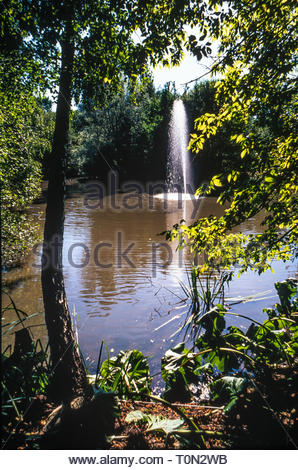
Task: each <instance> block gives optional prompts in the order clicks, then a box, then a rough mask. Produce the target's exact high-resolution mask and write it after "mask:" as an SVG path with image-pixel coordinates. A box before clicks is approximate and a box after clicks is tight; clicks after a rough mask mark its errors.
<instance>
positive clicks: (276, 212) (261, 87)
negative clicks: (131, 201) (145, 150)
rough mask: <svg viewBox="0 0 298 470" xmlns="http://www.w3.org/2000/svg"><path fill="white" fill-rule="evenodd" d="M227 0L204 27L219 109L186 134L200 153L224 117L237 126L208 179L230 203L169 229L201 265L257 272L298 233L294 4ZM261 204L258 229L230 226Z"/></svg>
mask: <svg viewBox="0 0 298 470" xmlns="http://www.w3.org/2000/svg"><path fill="white" fill-rule="evenodd" d="M229 4H230V6H231V7H232V9H233V11H234V13H233V15H231V16H228V17H227V16H226V17H225V18H224V19H222V20H221V21H220V22H219V23H218V27H217V28H213V30H209V32H210V34H212V36H213V38H214V39H217V40H219V41H220V47H219V58H218V60H216V61H215V63H214V65H213V73H214V74H217V76H218V75H219V74H220V75H221V77H222V78H221V79H220V80H218V82H217V84H216V88H217V91H216V99H217V102H218V105H219V111H218V112H217V113H206V114H203V115H202V116H200V117H198V118H197V119H196V121H195V132H194V133H193V134H192V135H191V140H190V148H191V149H192V150H193V151H195V152H196V153H199V154H200V151H201V150H202V149H203V147H204V145H205V143H206V142H208V139H209V138H210V137H211V136H213V135H215V134H216V133H217V132H218V131H219V130H220V129H221V128H222V126H223V125H225V123H227V122H230V121H233V122H234V123H237V124H238V125H239V131H238V132H237V133H234V134H233V135H231V141H232V142H234V143H236V144H238V148H239V153H238V158H237V159H236V161H235V159H233V161H232V162H231V163H232V164H231V165H225V167H223V168H222V172H221V173H220V174H218V175H216V176H215V177H213V178H212V180H211V182H210V184H209V187H208V190H207V193H208V192H209V194H210V193H211V192H212V191H214V190H217V192H219V196H218V202H220V203H221V204H224V203H225V202H228V203H229V207H228V208H226V209H225V213H224V215H223V216H222V217H220V218H218V219H217V218H215V217H209V218H203V219H200V220H198V221H197V222H196V223H195V224H193V225H192V226H190V227H187V226H186V225H185V224H182V225H180V227H178V225H177V226H176V227H175V228H174V230H172V231H170V232H168V234H167V236H168V238H178V236H180V235H179V233H180V232H182V234H183V243H184V244H185V243H187V244H189V245H190V246H191V248H192V249H193V250H194V251H196V252H201V251H202V250H205V251H206V253H207V254H208V261H207V264H206V266H205V267H204V269H206V268H207V266H208V265H209V266H214V265H216V264H218V263H219V264H220V265H222V266H224V267H230V266H231V265H233V264H234V263H239V264H240V266H241V270H246V269H248V268H252V269H254V270H257V271H258V272H262V271H264V270H265V269H267V268H269V267H270V262H271V260H272V259H273V258H277V259H282V260H287V259H290V258H291V257H292V256H293V255H294V254H295V241H296V240H297V189H298V181H297V174H296V169H297V88H296V86H295V85H296V80H297V77H296V72H295V67H296V65H297V55H296V51H297V49H296V48H297V35H296V29H295V28H296V25H295V20H297V8H296V5H295V2H293V1H291V0H275V1H265V2H264V1H240V2H229ZM261 129H262V130H261ZM205 190H206V188H204V191H205ZM202 191H203V190H202V189H200V188H199V189H198V191H197V193H198V194H199V195H200V194H202ZM260 211H262V214H263V222H262V230H260V232H261V231H262V233H259V234H255V235H248V234H235V233H231V232H230V231H231V229H232V228H233V227H235V226H237V225H239V224H241V222H243V221H244V220H246V219H248V218H251V217H253V216H254V215H255V214H257V213H259V212H260Z"/></svg>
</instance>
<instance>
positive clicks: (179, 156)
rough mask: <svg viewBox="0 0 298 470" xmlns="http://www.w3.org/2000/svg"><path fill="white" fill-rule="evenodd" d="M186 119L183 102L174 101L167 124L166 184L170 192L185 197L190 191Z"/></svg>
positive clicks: (179, 100)
mask: <svg viewBox="0 0 298 470" xmlns="http://www.w3.org/2000/svg"><path fill="white" fill-rule="evenodd" d="M188 141H189V129H188V120H187V114H186V110H185V106H184V103H183V101H182V100H181V99H177V100H175V101H174V104H173V108H172V113H171V119H170V126H169V156H168V165H167V186H168V191H169V192H170V193H183V194H184V195H185V196H184V197H185V198H187V196H186V195H187V194H188V193H189V192H190V191H191V187H192V181H191V171H190V170H191V168H190V155H189V154H190V152H189V151H188V150H187V146H188Z"/></svg>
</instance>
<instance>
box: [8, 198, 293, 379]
mask: <svg viewBox="0 0 298 470" xmlns="http://www.w3.org/2000/svg"><path fill="white" fill-rule="evenodd" d="M124 197H126V198H127V195H121V194H119V195H117V196H116V198H115V201H114V202H115V203H116V205H117V206H119V207H120V209H117V210H116V209H115V208H113V207H112V201H111V196H108V197H106V198H104V200H103V208H100V207H99V208H97V209H88V208H86V206H85V204H84V197H83V196H80V197H76V198H73V199H72V198H70V199H67V201H66V218H65V243H64V254H63V263H64V273H65V285H66V291H67V297H68V301H69V306H70V310H71V311H73V309H74V310H75V311H76V312H78V314H79V340H80V346H81V348H82V351H83V352H84V354H85V356H86V357H89V358H90V360H91V361H94V364H95V363H96V361H97V354H98V350H99V346H100V343H101V341H102V340H105V341H106V343H107V344H108V346H109V348H111V349H114V350H115V352H117V351H119V350H120V349H127V348H137V349H140V350H142V351H143V352H144V353H145V354H146V355H150V356H152V359H151V368H152V370H153V371H156V370H158V369H159V365H160V358H161V356H162V354H163V351H165V350H166V349H168V348H169V347H170V346H171V345H173V343H174V342H176V340H178V338H171V335H172V334H173V332H174V331H176V330H177V329H178V327H179V325H180V323H181V321H183V315H186V307H185V305H184V304H183V302H182V301H183V297H184V295H183V292H182V290H181V286H180V282H181V281H182V282H184V283H187V276H186V270H187V269H188V270H189V269H190V264H191V256H190V254H189V253H187V252H186V251H182V252H181V251H176V250H175V246H174V245H169V244H168V245H167V244H166V243H165V240H164V237H162V236H159V235H158V234H159V233H161V232H163V231H165V230H167V229H169V228H171V227H172V225H174V224H175V223H177V222H179V221H180V220H181V219H185V220H186V221H187V223H191V222H192V221H193V220H195V218H197V217H203V216H207V215H210V214H212V215H216V216H220V215H221V214H222V213H223V210H224V208H222V207H219V206H218V205H217V204H216V200H215V199H214V198H208V199H205V198H201V199H200V200H196V201H194V200H192V199H188V200H184V201H182V202H183V203H182V204H180V205H179V204H178V203H177V202H178V201H175V200H168V201H167V204H165V200H164V198H163V197H162V196H161V197H157V198H154V204H153V205H152V204H151V202H152V201H151V202H150V197H149V196H148V195H143V196H142V204H141V206H142V207H141V208H138V209H135V210H127V209H125V208H123V198H124ZM135 197H136V196H135ZM126 201H127V199H126ZM130 204H131V205H132V204H133V197H131V198H130ZM43 212H44V205H38V206H34V208H33V214H34V217H41V216H42V214H43ZM259 222H260V220H259V218H258V217H255V218H254V219H252V220H250V221H248V222H246V223H245V224H242V225H241V227H240V228H239V230H242V231H249V232H257V231H260V224H259ZM38 263H39V259H38V256H37V255H36V254H33V253H32V255H31V256H30V257H29V259H28V263H27V264H26V265H25V266H24V267H23V268H21V269H17V270H14V271H11V272H9V273H7V274H6V275H5V281H6V282H7V283H8V284H7V288H9V290H10V292H11V294H12V296H13V298H14V301H15V302H16V304H17V305H18V306H20V307H21V308H22V309H23V310H25V311H26V312H27V313H34V312H37V311H42V310H43V305H42V295H41V285H40V269H39V268H38V267H36V266H35V267H34V266H33V264H35V265H38ZM105 265H109V267H108V268H107V267H104V266H105ZM273 266H274V268H275V273H274V274H273V273H271V272H267V273H265V274H264V275H263V276H262V278H261V282H260V278H259V277H258V276H257V275H256V274H254V273H247V274H245V275H243V276H242V277H240V278H239V279H238V278H236V279H235V280H234V281H233V282H232V283H231V288H230V293H229V295H231V296H233V297H236V296H238V295H249V294H255V293H256V292H258V291H265V290H267V289H271V290H272V288H273V283H274V282H276V281H277V280H282V279H285V278H286V277H288V276H289V275H292V276H293V275H294V272H295V269H294V266H293V265H292V264H290V263H288V264H283V263H273ZM185 268H186V269H185ZM9 283H10V284H9ZM14 283H16V285H13V284H14ZM273 294H274V293H273ZM273 294H272V295H273ZM275 301H276V298H273V297H272V298H267V299H265V300H260V301H258V302H254V303H253V304H243V305H241V304H240V305H237V306H235V310H236V311H238V312H240V313H250V314H254V315H258V316H259V317H258V318H259V319H262V318H261V317H262V313H261V312H262V308H264V307H268V306H272V305H273V304H274V302H275ZM4 302H5V300H4ZM170 319H171V321H170V322H169V323H166V322H167V320H170ZM234 320H235V319H234V318H233V321H234ZM32 322H33V323H32V324H34V320H32ZM239 322H240V323H239V324H241V323H242V322H243V321H240V320H239ZM40 323H42V322H41V321H40V320H35V324H40ZM164 323H166V324H165V325H164V326H163V327H162V328H161V325H162V324H164ZM32 331H33V333H34V335H35V337H36V338H37V337H40V338H41V339H43V341H44V342H46V330H45V328H44V327H43V326H38V327H34V329H33V330H32ZM8 341H9V339H5V341H4V342H3V346H5V344H7V342H8Z"/></svg>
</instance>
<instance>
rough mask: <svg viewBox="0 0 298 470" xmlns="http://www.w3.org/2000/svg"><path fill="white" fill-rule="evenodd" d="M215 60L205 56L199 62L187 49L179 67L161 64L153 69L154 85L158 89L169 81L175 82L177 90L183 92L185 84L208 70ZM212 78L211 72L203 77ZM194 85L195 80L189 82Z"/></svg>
mask: <svg viewBox="0 0 298 470" xmlns="http://www.w3.org/2000/svg"><path fill="white" fill-rule="evenodd" d="M213 50H214V48H213ZM213 57H214V54H213ZM213 62H214V58H211V57H208V58H206V57H204V58H203V59H202V60H200V62H199V61H198V60H197V59H196V58H195V57H194V56H193V55H192V54H190V53H189V52H188V51H185V56H184V59H183V61H182V62H181V64H180V65H179V67H172V68H171V69H169V68H167V67H161V66H158V67H155V69H154V70H153V79H154V85H155V87H156V88H157V89H158V88H163V87H164V85H165V84H166V83H167V82H175V87H176V89H177V91H178V92H181V93H183V90H184V84H185V83H186V82H189V81H190V80H195V79H196V78H198V77H200V76H201V75H203V74H205V73H206V72H208V70H209V69H210V67H211V65H212V63H213ZM210 78H211V75H210V74H209V75H206V76H205V77H203V78H202V80H207V79H210ZM193 85H194V82H193V83H190V84H189V86H190V87H192V86H193Z"/></svg>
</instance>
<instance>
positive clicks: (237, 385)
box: [210, 376, 248, 413]
mask: <svg viewBox="0 0 298 470" xmlns="http://www.w3.org/2000/svg"><path fill="white" fill-rule="evenodd" d="M247 385H248V381H247V380H246V379H245V378H242V377H230V376H227V377H222V378H221V379H218V380H215V381H214V382H212V384H211V386H210V389H211V393H212V398H213V400H221V401H223V402H224V403H225V402H226V403H227V404H226V406H225V407H224V411H225V412H226V413H229V412H230V411H231V410H232V409H233V407H239V401H240V400H241V394H243V393H244V392H245V389H246V388H247Z"/></svg>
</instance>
